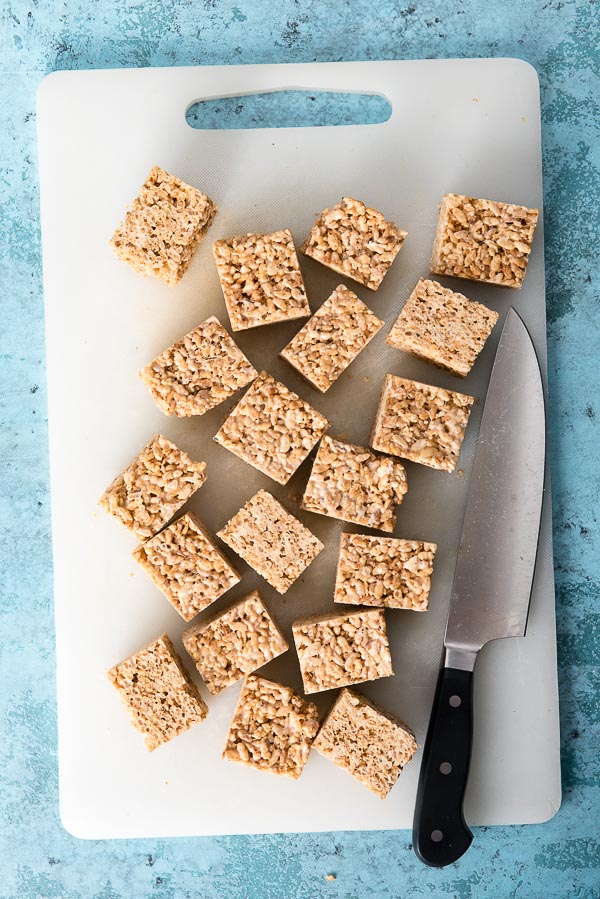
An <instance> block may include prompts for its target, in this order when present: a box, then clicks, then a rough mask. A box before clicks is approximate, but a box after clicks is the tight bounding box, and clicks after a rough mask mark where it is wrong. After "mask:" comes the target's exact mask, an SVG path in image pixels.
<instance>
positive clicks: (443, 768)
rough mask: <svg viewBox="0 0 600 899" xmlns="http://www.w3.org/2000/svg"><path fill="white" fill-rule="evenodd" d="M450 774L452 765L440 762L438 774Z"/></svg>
mask: <svg viewBox="0 0 600 899" xmlns="http://www.w3.org/2000/svg"><path fill="white" fill-rule="evenodd" d="M451 772H452V765H451V764H450V762H442V764H441V765H440V774H450V773H451Z"/></svg>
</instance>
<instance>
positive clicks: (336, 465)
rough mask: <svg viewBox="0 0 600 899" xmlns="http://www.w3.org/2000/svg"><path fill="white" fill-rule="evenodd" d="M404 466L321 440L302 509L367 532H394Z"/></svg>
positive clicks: (351, 446)
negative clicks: (373, 530)
mask: <svg viewBox="0 0 600 899" xmlns="http://www.w3.org/2000/svg"><path fill="white" fill-rule="evenodd" d="M407 489H408V487H407V484H406V472H405V470H404V466H403V465H401V464H400V463H399V462H397V461H396V460H395V459H390V457H389V456H387V457H386V456H377V455H375V453H372V452H371V450H369V449H367V447H364V446H354V444H352V443H342V442H341V441H340V440H333V439H332V438H331V437H327V436H325V437H323V440H322V441H321V445H320V446H319V451H318V452H317V455H316V458H315V461H314V463H313V467H312V471H311V473H310V478H309V479H308V484H307V485H306V489H305V491H304V496H303V498H302V503H301V508H302V509H306V511H307V512H318V513H319V514H320V515H329V516H331V518H339V519H340V520H341V521H349V522H353V523H354V524H361V525H363V526H364V527H366V528H378V529H379V530H381V531H390V532H391V531H393V530H394V525H395V523H396V511H395V506H396V505H399V504H400V503H401V502H402V500H403V498H404V494H405V493H406V491H407Z"/></svg>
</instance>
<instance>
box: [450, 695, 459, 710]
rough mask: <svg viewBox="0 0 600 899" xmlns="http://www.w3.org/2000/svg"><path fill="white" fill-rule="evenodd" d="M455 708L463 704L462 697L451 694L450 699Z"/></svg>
mask: <svg viewBox="0 0 600 899" xmlns="http://www.w3.org/2000/svg"><path fill="white" fill-rule="evenodd" d="M448 702H449V703H450V705H451V706H452V708H453V709H457V708H458V707H459V705H462V699H461V698H460V696H451V697H450V699H449V700H448Z"/></svg>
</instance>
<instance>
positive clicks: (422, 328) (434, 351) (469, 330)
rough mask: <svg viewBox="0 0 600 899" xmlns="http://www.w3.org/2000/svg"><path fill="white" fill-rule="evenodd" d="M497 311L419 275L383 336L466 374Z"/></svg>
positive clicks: (488, 331)
mask: <svg viewBox="0 0 600 899" xmlns="http://www.w3.org/2000/svg"><path fill="white" fill-rule="evenodd" d="M498 317H499V316H498V313H497V312H493V311H492V310H491V309H488V308H487V306H483V305H482V304H481V303H476V302H474V301H473V300H468V299H467V297H464V296H463V295H462V293H455V291H453V290H448V288H446V287H442V285H441V284H438V282H437V281H428V280H427V279H425V278H421V280H420V281H419V283H418V284H417V286H416V287H415V289H414V290H413V292H412V293H411V295H410V297H409V298H408V300H407V302H406V305H405V306H404V309H403V310H402V312H401V313H400V315H399V316H398V318H397V320H396V322H395V324H394V326H393V328H392V330H391V331H390V333H389V334H388V336H387V343H389V344H390V346H393V347H396V349H398V350H404V352H405V353H412V355H413V356H418V357H419V358H421V359H425V361H426V362H433V364H434V365H438V366H439V367H440V368H446V369H447V370H448V371H450V372H452V374H453V375H458V376H459V377H461V378H464V377H465V375H468V374H469V372H470V370H471V368H472V366H473V363H474V362H475V360H476V359H477V356H478V355H479V353H480V352H481V350H482V349H483V346H484V344H485V342H486V340H487V339H488V337H489V336H490V334H491V331H492V328H493V327H494V325H495V324H496V322H497V321H498Z"/></svg>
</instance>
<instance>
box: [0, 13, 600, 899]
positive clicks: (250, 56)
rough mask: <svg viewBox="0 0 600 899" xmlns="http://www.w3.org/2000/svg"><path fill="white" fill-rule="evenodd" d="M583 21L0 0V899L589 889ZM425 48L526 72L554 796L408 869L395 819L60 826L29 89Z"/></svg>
mask: <svg viewBox="0 0 600 899" xmlns="http://www.w3.org/2000/svg"><path fill="white" fill-rule="evenodd" d="M599 26H600V20H599V16H598V7H597V5H596V4H595V3H594V2H587V0H586V2H583V0H571V2H570V0H564V2H557V0H550V2H548V0H524V2H521V3H512V2H510V0H498V2H495V3H493V4H489V3H485V2H483V0H479V2H474V0H464V2H463V3H461V4H458V3H455V2H452V0H439V2H435V3H434V2H420V0H412V2H410V3H409V2H407V0H400V2H396V0H371V2H369V0H355V2H348V3H343V2H330V3H324V2H319V0H307V2H293V0H279V2H272V0H269V2H262V3H258V2H256V3H254V4H251V3H249V2H243V0H237V3H236V5H233V4H231V3H228V2H223V3H220V2H218V0H204V2H191V0H169V2H167V0H150V2H147V3H141V2H140V3H138V4H132V3H124V2H119V0H99V2H98V0H97V2H90V0H64V2H60V3H59V2H56V3H50V2H43V0H33V2H32V3H31V4H28V3H25V2H20V0H17V2H15V0H12V2H11V0H8V2H5V3H4V6H3V17H2V32H1V45H0V46H1V47H2V50H1V53H0V65H1V67H2V77H1V78H0V123H1V127H0V147H1V153H0V179H1V185H2V194H1V202H2V214H1V215H0V303H1V313H0V419H1V428H0V459H1V460H2V469H1V471H2V474H1V475H0V594H1V607H0V614H1V624H0V683H1V685H2V688H1V689H0V722H1V724H0V803H1V811H0V896H2V897H18V899H30V897H38V896H39V897H61V899H117V897H118V899H121V897H123V899H138V897H140V899H141V897H152V899H163V897H164V899H178V897H188V896H189V897H192V896H194V897H195V896H198V897H202V899H230V897H232V899H238V897H240V899H242V897H243V899H270V897H273V899H275V897H276V899H279V897H281V899H292V897H294V899H295V897H306V899H317V897H319V899H320V897H322V896H326V897H332V899H341V897H343V899H346V897H348V899H350V897H356V899H363V897H365V899H366V897H369V899H371V897H373V899H379V897H382V899H383V897H402V899H406V897H428V899H429V897H433V899H438V897H440V899H442V897H443V899H445V897H458V899H468V897H474V899H480V897H482V899H504V897H517V899H567V897H569V899H583V897H585V899H588V897H598V896H600V875H599V871H598V866H599V845H598V820H599V812H600V803H599V797H600V788H599V768H600V756H599V753H598V745H599V721H598V717H599V716H598V699H597V697H598V687H599V680H600V676H599V673H598V672H599V669H598V653H599V650H598V632H599V626H598V622H599V614H598V597H599V595H600V552H599V530H598V511H597V509H598V499H599V495H600V483H599V475H598V444H599V442H600V440H599V438H600V432H599V422H600V400H599V399H598V383H599V377H598V356H597V354H598V345H599V336H600V327H599V326H600V297H599V294H598V277H599V270H598V264H597V250H598V234H599V233H600V220H599V212H598V210H599V209H600V194H599V191H598V174H599V169H600V159H599V154H600V149H599V148H600V142H599V141H598V131H599V122H600V116H599V110H598V100H599V97H600V85H599V82H598V54H597V53H596V55H595V56H594V29H596V32H597V30H598V27H599ZM442 56H519V57H522V58H524V59H527V60H528V61H529V62H531V63H532V64H533V65H534V66H535V67H536V68H537V70H538V72H539V75H540V81H541V86H542V109H543V122H544V177H545V225H546V240H547V243H546V264H547V282H548V315H549V323H548V339H549V355H550V390H551V395H550V410H549V411H550V423H551V424H550V428H551V442H552V446H551V451H552V469H553V481H554V503H555V505H554V509H555V512H554V531H555V549H556V577H557V613H558V632H559V644H558V654H559V670H560V694H561V704H562V705H561V720H562V749H563V778H564V800H563V806H562V808H561V810H560V812H559V813H558V815H557V816H556V817H555V818H554V819H553V820H552V821H550V822H548V823H547V824H545V825H540V826H536V827H503V828H478V829H477V831H476V841H475V844H474V847H473V849H472V850H471V851H470V852H469V854H468V855H467V856H466V857H465V858H464V859H462V860H461V861H460V862H458V863H457V864H456V865H454V866H453V867H451V868H449V869H446V870H444V871H431V870H428V869H425V868H423V867H422V866H420V865H419V863H418V862H417V861H416V859H415V858H414V856H413V854H412V852H411V850H410V838H409V834H408V832H399V833H358V834H355V833H351V834H350V833H347V834H344V833H341V834H318V835H304V836H269V837H242V838H223V839H220V838H216V839H185V840H173V841H167V840H160V841H156V840H143V841H127V842H97V843H95V842H93V843H85V842H79V841H78V840H75V839H73V838H72V837H70V836H69V835H68V834H66V833H65V832H64V831H63V829H62V827H61V825H60V822H59V819H58V802H57V776H56V716H55V689H54V637H53V618H52V587H51V544H50V520H49V485H48V466H47V443H46V389H45V377H44V344H43V338H44V335H43V301H42V288H41V266H40V236H39V222H38V192H37V174H36V147H35V106H34V95H35V89H36V86H37V84H38V82H39V80H40V78H41V77H42V76H43V75H44V74H45V73H47V72H50V71H52V70H55V69H64V68H98V67H114V66H147V65H154V66H161V65H200V64H210V63H230V62H231V63H244V62H288V61H289V62H300V61H312V60H319V61H321V60H337V59H401V58H419V57H442ZM86 112H89V114H93V110H89V111H85V110H84V111H82V114H83V115H84V114H85V113H86ZM257 114H258V111H257V110H256V109H252V108H250V109H245V110H244V115H249V116H252V115H257ZM95 178H96V180H95V183H94V184H93V185H92V189H99V190H101V189H102V184H101V178H102V173H101V172H99V173H96V174H95ZM82 301H84V302H85V298H82ZM82 601H83V602H84V601H85V595H84V594H82ZM327 874H333V875H335V878H336V879H335V880H334V881H331V882H330V881H327V880H326V877H325V876H326V875H327Z"/></svg>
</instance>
